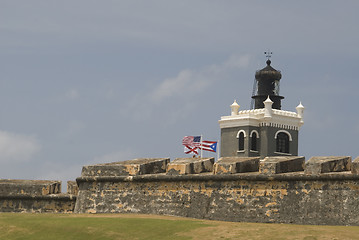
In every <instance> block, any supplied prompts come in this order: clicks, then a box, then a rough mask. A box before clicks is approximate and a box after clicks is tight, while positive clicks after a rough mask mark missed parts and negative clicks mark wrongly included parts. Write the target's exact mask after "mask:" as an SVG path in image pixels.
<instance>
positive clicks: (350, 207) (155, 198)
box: [0, 156, 359, 225]
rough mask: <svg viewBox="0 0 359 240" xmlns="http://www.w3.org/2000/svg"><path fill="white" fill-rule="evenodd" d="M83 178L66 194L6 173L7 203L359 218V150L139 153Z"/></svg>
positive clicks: (15, 207)
mask: <svg viewBox="0 0 359 240" xmlns="http://www.w3.org/2000/svg"><path fill="white" fill-rule="evenodd" d="M76 182H77V185H76V184H75V183H74V182H69V183H68V193H66V194H62V193H60V189H61V187H60V184H61V183H60V182H58V181H23V180H0V211H1V212H65V213H71V212H74V213H142V214H159V215H174V216H183V217H190V218H198V219H213V220H223V221H243V222H273V223H295V224H319V225H326V224H328V225H359V211H358V210H359V204H358V196H359V157H358V158H356V159H355V160H354V161H352V159H351V157H347V156H344V157H334V156H332V157H312V158H310V159H309V160H308V161H305V159H304V157H298V156H295V157H266V158H264V159H259V157H226V158H220V160H219V161H217V162H214V158H202V159H200V158H179V159H175V160H173V161H171V162H170V159H169V158H151V159H134V160H129V161H124V162H114V163H107V164H97V165H90V166H84V167H83V169H82V173H81V176H80V177H79V178H77V179H76ZM77 186H78V188H77Z"/></svg>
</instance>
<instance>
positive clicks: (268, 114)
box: [263, 96, 273, 120]
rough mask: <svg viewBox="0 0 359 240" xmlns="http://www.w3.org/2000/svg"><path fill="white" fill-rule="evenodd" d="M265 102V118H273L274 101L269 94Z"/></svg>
mask: <svg viewBox="0 0 359 240" xmlns="http://www.w3.org/2000/svg"><path fill="white" fill-rule="evenodd" d="M263 103H264V118H265V119H267V120H268V119H271V118H272V104H273V101H272V100H270V98H269V96H268V97H267V99H266V100H265V101H264V102H263Z"/></svg>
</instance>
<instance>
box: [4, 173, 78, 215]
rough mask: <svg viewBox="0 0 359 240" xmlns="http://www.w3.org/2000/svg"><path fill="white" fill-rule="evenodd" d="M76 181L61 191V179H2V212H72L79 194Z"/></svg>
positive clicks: (70, 182) (69, 183)
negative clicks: (64, 191)
mask: <svg viewBox="0 0 359 240" xmlns="http://www.w3.org/2000/svg"><path fill="white" fill-rule="evenodd" d="M77 189H78V188H77V185H76V182H74V181H69V182H68V184H67V193H64V194H63V193H61V181H46V180H12V179H0V212H30V213H44V212H52V213H72V212H73V209H74V207H75V202H76V196H77V193H78V191H77Z"/></svg>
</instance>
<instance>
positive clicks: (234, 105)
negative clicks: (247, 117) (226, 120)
mask: <svg viewBox="0 0 359 240" xmlns="http://www.w3.org/2000/svg"><path fill="white" fill-rule="evenodd" d="M239 107H240V106H239V105H238V103H237V101H236V100H234V102H233V103H232V105H231V116H235V115H238V110H239Z"/></svg>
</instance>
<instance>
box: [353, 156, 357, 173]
mask: <svg viewBox="0 0 359 240" xmlns="http://www.w3.org/2000/svg"><path fill="white" fill-rule="evenodd" d="M352 173H353V174H359V157H357V158H356V159H354V161H353V162H352Z"/></svg>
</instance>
